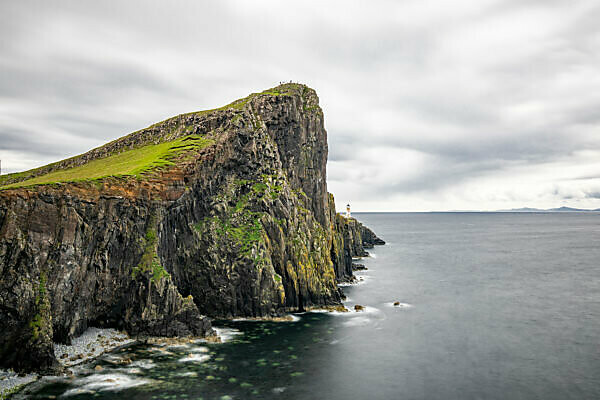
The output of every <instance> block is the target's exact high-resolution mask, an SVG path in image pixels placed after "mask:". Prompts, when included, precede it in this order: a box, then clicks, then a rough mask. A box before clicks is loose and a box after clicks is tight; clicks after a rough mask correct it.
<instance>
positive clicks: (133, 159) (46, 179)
mask: <svg viewBox="0 0 600 400" xmlns="http://www.w3.org/2000/svg"><path fill="white" fill-rule="evenodd" d="M212 143H213V140H211V139H206V138H203V137H201V136H197V135H190V136H186V137H184V138H180V139H177V140H173V141H171V142H164V143H159V144H155V145H147V146H143V147H140V148H137V149H133V150H127V151H124V152H122V153H119V154H114V155H111V156H108V157H105V158H101V159H97V160H92V161H90V162H89V163H87V164H85V165H81V166H78V167H74V168H69V169H65V170H60V171H55V172H51V173H49V174H46V175H42V176H38V177H35V178H32V179H27V180H24V181H21V182H16V183H13V184H10V185H6V186H0V190H1V189H9V188H17V187H23V186H33V185H45V184H52V183H59V182H77V181H84V180H93V179H101V178H105V177H109V176H137V177H140V176H143V175H144V174H145V173H147V172H149V171H151V170H154V169H156V168H160V167H165V166H170V165H173V164H174V163H173V161H172V160H173V158H175V157H176V156H178V155H179V154H181V153H184V152H187V151H191V150H195V149H201V148H204V147H206V146H208V145H210V144H212ZM21 174H22V173H21ZM8 176H10V175H7V177H8Z"/></svg>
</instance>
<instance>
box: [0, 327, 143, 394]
mask: <svg viewBox="0 0 600 400" xmlns="http://www.w3.org/2000/svg"><path fill="white" fill-rule="evenodd" d="M137 341H138V340H137V339H132V338H131V337H129V335H127V334H125V333H122V332H119V331H117V330H116V329H113V328H106V329H102V328H88V329H87V330H86V331H85V332H83V333H82V334H81V335H80V336H78V337H76V338H74V339H73V340H72V342H71V344H70V345H66V344H60V343H54V355H55V356H56V359H57V360H58V362H59V363H60V364H61V365H62V366H63V367H64V368H65V372H64V373H63V374H61V375H49V376H64V375H67V376H68V375H72V374H73V370H72V367H75V366H77V365H79V364H83V363H84V362H87V361H91V360H93V359H96V358H98V357H100V356H101V355H103V354H105V353H108V352H110V351H113V350H116V349H118V348H119V347H122V346H127V345H131V344H133V343H135V342H137ZM42 377H43V375H41V374H38V373H30V374H19V373H17V372H15V371H13V370H11V369H0V399H1V400H3V399H6V398H10V396H12V395H14V394H17V393H19V392H21V391H22V390H23V389H25V387H27V386H29V385H30V384H32V383H34V382H37V381H39V380H40V379H42Z"/></svg>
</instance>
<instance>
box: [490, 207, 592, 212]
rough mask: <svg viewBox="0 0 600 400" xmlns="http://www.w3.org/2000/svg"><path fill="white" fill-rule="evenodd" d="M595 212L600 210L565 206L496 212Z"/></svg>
mask: <svg viewBox="0 0 600 400" xmlns="http://www.w3.org/2000/svg"><path fill="white" fill-rule="evenodd" d="M593 211H600V208H596V209H594V210H589V209H585V208H572V207H564V206H563V207H558V208H547V209H542V208H530V207H523V208H512V209H510V210H497V211H496V212H593Z"/></svg>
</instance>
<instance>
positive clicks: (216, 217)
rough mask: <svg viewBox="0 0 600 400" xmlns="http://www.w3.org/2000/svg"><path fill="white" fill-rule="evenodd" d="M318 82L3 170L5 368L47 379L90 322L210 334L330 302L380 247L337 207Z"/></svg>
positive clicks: (138, 331)
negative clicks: (220, 323)
mask: <svg viewBox="0 0 600 400" xmlns="http://www.w3.org/2000/svg"><path fill="white" fill-rule="evenodd" d="M327 151H328V149H327V133H326V131H325V129H324V127H323V112H322V110H321V108H320V107H319V100H318V97H317V94H316V93H315V91H314V90H312V89H310V88H308V87H306V86H304V85H300V84H285V85H281V86H278V87H276V88H273V89H269V90H267V91H265V92H262V93H256V94H252V95H250V96H248V97H246V98H244V99H241V100H237V101H235V102H233V103H231V104H230V105H228V106H225V107H222V108H220V109H215V110H209V111H201V112H195V113H189V114H182V115H179V116H177V117H174V118H171V119H168V120H166V121H163V122H160V123H157V124H155V125H153V126H151V127H149V128H146V129H143V130H140V131H137V132H134V133H132V134H130V135H128V136H125V137H123V138H121V139H118V140H115V141H113V142H111V143H108V144H106V145H104V146H102V147H99V148H97V149H94V150H91V151H89V152H87V153H85V154H82V155H80V156H77V157H73V158H70V159H67V160H64V161H60V162H57V163H54V164H50V165H47V166H45V167H41V168H37V169H35V170H31V171H26V172H22V173H17V174H11V175H5V176H2V177H0V322H1V326H2V334H1V335H0V366H2V367H11V368H14V369H15V370H17V371H38V372H42V373H47V374H51V373H56V372H58V371H60V368H61V367H60V364H59V363H58V361H57V360H56V358H55V356H54V352H53V342H57V343H70V341H71V340H72V338H74V337H76V336H78V335H80V334H81V333H82V332H84V331H85V330H86V329H87V328H88V327H92V326H93V327H112V328H117V329H122V330H125V331H127V332H128V333H129V334H130V335H133V336H184V335H194V336H205V335H211V334H213V331H212V328H211V324H210V319H209V318H231V317H239V316H242V317H268V316H279V315H282V314H283V313H285V312H289V311H299V310H300V311H301V310H304V309H307V308H311V307H322V306H339V305H340V304H341V303H340V301H341V297H342V296H343V294H342V293H341V291H340V290H339V289H338V286H337V283H339V282H340V281H348V280H351V279H352V258H353V257H357V256H365V255H367V254H368V253H366V251H365V248H368V247H372V246H373V245H375V244H383V243H384V242H383V241H381V239H379V238H377V236H376V235H375V234H374V233H373V232H371V231H370V230H369V229H368V228H366V227H365V226H363V225H362V224H360V222H358V221H357V220H355V219H352V218H350V219H347V218H345V217H343V216H341V215H339V214H338V213H336V210H335V204H334V199H333V196H332V195H331V194H329V193H328V192H327V183H326V162H327Z"/></svg>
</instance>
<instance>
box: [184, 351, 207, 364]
mask: <svg viewBox="0 0 600 400" xmlns="http://www.w3.org/2000/svg"><path fill="white" fill-rule="evenodd" d="M208 360H210V356H209V355H208V354H197V353H190V354H188V355H187V356H185V357H183V358H180V359H179V362H200V363H201V362H205V361H208Z"/></svg>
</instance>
